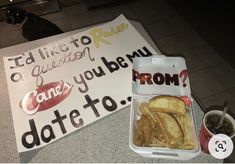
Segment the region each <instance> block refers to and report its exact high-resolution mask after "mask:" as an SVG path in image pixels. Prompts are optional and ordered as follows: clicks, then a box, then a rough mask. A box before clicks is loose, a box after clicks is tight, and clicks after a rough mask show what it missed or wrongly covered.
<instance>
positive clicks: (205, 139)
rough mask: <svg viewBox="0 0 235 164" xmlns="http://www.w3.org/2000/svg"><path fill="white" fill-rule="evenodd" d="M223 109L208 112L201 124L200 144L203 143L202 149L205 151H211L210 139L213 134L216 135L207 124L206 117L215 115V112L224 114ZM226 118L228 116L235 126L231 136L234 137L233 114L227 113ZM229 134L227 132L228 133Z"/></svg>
mask: <svg viewBox="0 0 235 164" xmlns="http://www.w3.org/2000/svg"><path fill="white" fill-rule="evenodd" d="M222 113H223V111H220V110H212V111H209V112H207V113H206V114H205V115H204V117H203V121H202V126H201V130H200V134H199V140H200V144H201V149H202V151H203V152H204V153H207V154H210V153H209V149H208V143H209V141H210V139H211V138H212V136H213V135H214V134H213V133H212V132H211V131H210V130H209V129H208V128H207V126H206V119H207V117H208V116H210V115H214V114H218V115H222ZM225 118H227V119H228V120H229V121H230V122H231V123H232V126H233V133H232V135H230V136H229V137H230V138H232V137H234V135H235V132H234V130H235V128H234V126H235V120H234V118H233V117H232V116H230V115H229V114H227V113H226V114H225ZM226 135H227V134H226Z"/></svg>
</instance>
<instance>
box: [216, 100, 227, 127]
mask: <svg viewBox="0 0 235 164" xmlns="http://www.w3.org/2000/svg"><path fill="white" fill-rule="evenodd" d="M227 111H228V101H225V102H224V109H223V113H222V115H221V117H220V121H219V124H218V126H217V128H216V129H219V128H220V127H221V126H222V125H223V122H224V118H225V114H226V113H227Z"/></svg>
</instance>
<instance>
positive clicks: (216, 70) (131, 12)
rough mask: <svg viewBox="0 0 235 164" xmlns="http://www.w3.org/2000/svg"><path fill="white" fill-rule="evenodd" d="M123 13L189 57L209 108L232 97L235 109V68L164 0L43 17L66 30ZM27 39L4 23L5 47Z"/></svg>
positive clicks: (0, 34)
mask: <svg viewBox="0 0 235 164" xmlns="http://www.w3.org/2000/svg"><path fill="white" fill-rule="evenodd" d="M120 13H123V14H124V15H126V17H127V18H130V19H135V20H139V21H141V22H142V23H143V25H144V26H145V28H146V30H147V31H148V32H149V34H150V36H151V37H152V39H153V40H154V41H155V43H156V44H157V45H158V47H159V48H160V50H161V51H162V52H163V53H165V54H166V55H169V56H171V55H183V56H185V58H186V62H187V66H188V69H189V72H190V74H189V75H190V82H191V88H192V90H193V93H194V94H195V95H196V96H197V97H198V98H199V99H200V101H201V102H202V103H203V105H204V106H205V107H208V106H210V105H215V104H217V105H218V104H219V105H222V104H223V102H224V101H225V100H228V103H229V107H230V109H231V110H233V111H234V112H235V108H233V107H234V106H235V70H234V69H233V68H232V67H231V66H230V65H229V64H228V63H226V62H225V61H224V60H223V58H222V57H221V56H220V55H219V54H218V53H217V52H216V51H215V50H214V49H213V48H212V47H210V46H209V44H208V43H207V42H206V41H205V40H204V39H203V38H202V37H201V36H200V35H199V34H198V33H197V32H196V31H194V30H193V29H192V28H191V26H190V25H189V24H188V23H187V22H185V21H184V20H183V19H182V18H181V17H180V16H179V15H178V14H177V12H176V11H175V10H174V9H173V8H172V7H171V6H170V5H169V4H168V3H167V2H166V1H164V0H148V2H147V1H144V0H135V1H130V2H125V3H124V2H123V3H120V4H118V5H117V4H116V5H114V6H108V7H104V8H99V9H95V10H88V9H87V6H86V4H85V3H79V4H78V5H75V6H71V7H67V8H63V9H62V10H61V11H60V12H57V13H53V14H49V15H46V16H43V17H44V18H46V19H49V20H50V21H52V22H53V23H55V24H57V25H58V26H59V27H60V28H61V29H62V30H64V31H65V32H66V31H70V30H74V29H77V28H80V27H84V26H88V25H91V24H95V23H99V22H103V21H107V20H110V19H113V18H114V17H115V16H117V15H119V14H120ZM23 42H27V40H26V39H25V38H23V37H22V35H21V31H20V28H19V26H14V25H8V24H6V23H5V22H2V23H0V47H1V48H3V47H7V46H12V45H15V44H19V43H23ZM0 55H4V54H0ZM233 162H234V160H233Z"/></svg>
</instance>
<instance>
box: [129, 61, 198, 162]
mask: <svg viewBox="0 0 235 164" xmlns="http://www.w3.org/2000/svg"><path fill="white" fill-rule="evenodd" d="M132 75H133V76H132V77H133V78H132V92H133V96H132V104H131V110H130V131H129V146H130V148H131V149H132V150H133V151H134V152H136V153H138V154H140V155H142V156H144V157H147V158H164V159H176V160H189V159H192V158H194V157H196V156H198V155H199V154H200V152H201V148H200V144H199V141H198V137H197V133H196V130H195V121H194V120H195V118H194V114H193V110H194V109H193V105H192V104H193V103H192V101H193V99H192V96H191V90H190V84H189V78H188V72H187V68H186V63H185V60H184V58H182V57H165V56H160V57H143V58H135V59H134V62H133V73H132ZM159 95H161V96H162V95H170V96H177V97H180V98H182V99H184V100H187V101H186V104H187V111H188V112H189V115H190V116H191V123H190V128H188V130H189V133H190V136H191V140H192V142H193V143H194V144H195V146H194V148H193V149H190V150H186V149H180V148H169V147H158V146H157V147H156V146H145V145H144V146H138V145H135V144H134V137H135V136H134V135H135V132H136V128H138V126H137V121H138V120H140V118H141V113H140V112H139V111H138V108H139V105H140V104H141V103H143V102H148V101H149V100H150V99H151V98H153V97H155V96H159ZM188 100H189V101H188ZM190 102H191V103H190ZM189 122H190V121H189ZM187 125H188V124H187ZM156 133H157V132H156Z"/></svg>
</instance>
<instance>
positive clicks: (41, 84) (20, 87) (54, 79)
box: [4, 15, 157, 152]
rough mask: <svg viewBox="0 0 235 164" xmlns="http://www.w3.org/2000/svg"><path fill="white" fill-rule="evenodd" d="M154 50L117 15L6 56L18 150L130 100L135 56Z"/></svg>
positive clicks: (37, 145) (48, 139)
mask: <svg viewBox="0 0 235 164" xmlns="http://www.w3.org/2000/svg"><path fill="white" fill-rule="evenodd" d="M153 54H157V52H156V51H155V50H154V49H153V48H152V47H151V46H150V45H149V44H148V42H147V41H145V39H144V38H143V37H142V36H141V35H140V34H139V33H138V32H137V31H136V29H135V28H134V27H133V26H132V24H131V23H130V22H129V21H128V20H127V19H126V18H125V17H124V16H123V15H120V16H119V17H117V18H116V19H114V20H113V21H110V22H107V23H105V24H102V25H99V26H95V27H92V28H88V29H87V30H85V31H82V32H79V33H77V34H74V35H71V36H69V37H66V38H63V39H61V40H57V41H55V42H53V43H50V44H47V45H44V46H41V47H38V48H36V49H32V50H30V51H27V52H25V53H21V54H17V55H15V56H13V55H12V56H7V57H4V66H5V72H6V79H7V84H8V91H9V97H10V104H11V112H12V117H13V122H14V130H15V137H16V143H17V149H18V152H25V151H29V150H33V149H36V148H40V147H43V146H46V145H48V144H50V143H52V142H54V141H56V140H58V139H60V138H62V137H64V136H66V135H68V134H70V133H72V132H74V131H76V130H78V129H80V128H82V127H85V126H86V125H89V124H91V123H93V122H95V121H97V120H99V119H102V118H104V117H105V116H108V115H110V114H112V113H114V112H116V111H118V110H119V109H122V108H124V107H126V106H128V105H130V103H131V99H130V98H131V84H130V81H131V70H132V62H133V59H134V58H137V57H147V56H152V55H153ZM65 147H66V145H65Z"/></svg>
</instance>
